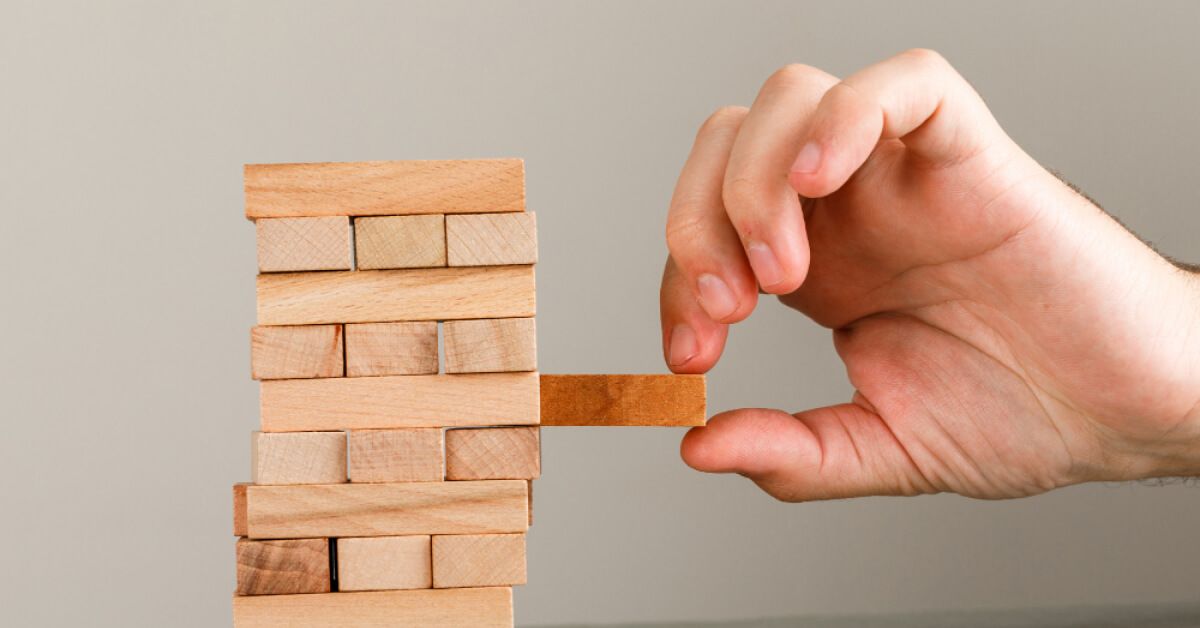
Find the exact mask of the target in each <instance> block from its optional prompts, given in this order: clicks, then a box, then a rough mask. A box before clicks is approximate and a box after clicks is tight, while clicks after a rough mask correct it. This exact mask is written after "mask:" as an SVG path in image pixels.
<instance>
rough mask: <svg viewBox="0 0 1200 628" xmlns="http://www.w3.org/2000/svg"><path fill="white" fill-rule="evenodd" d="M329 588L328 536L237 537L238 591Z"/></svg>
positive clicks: (259, 592)
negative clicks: (263, 538) (301, 537)
mask: <svg viewBox="0 0 1200 628" xmlns="http://www.w3.org/2000/svg"><path fill="white" fill-rule="evenodd" d="M329 590H330V578H329V539H286V540H279V541H252V540H250V539H238V542H237V594H238V595H277V594H286V593H326V592H328V591H329Z"/></svg>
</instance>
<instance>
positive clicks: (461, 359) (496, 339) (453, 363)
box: [442, 318, 537, 373]
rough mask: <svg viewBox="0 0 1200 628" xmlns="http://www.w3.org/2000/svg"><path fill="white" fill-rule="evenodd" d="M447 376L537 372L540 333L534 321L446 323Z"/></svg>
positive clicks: (518, 319)
mask: <svg viewBox="0 0 1200 628" xmlns="http://www.w3.org/2000/svg"><path fill="white" fill-rule="evenodd" d="M442 336H443V337H444V338H445V342H446V372H447V373H498V372H504V371H536V370H537V330H536V327H535V325H534V319H532V318H490V319H476V320H461V321H446V322H445V323H444V324H443V325H442Z"/></svg>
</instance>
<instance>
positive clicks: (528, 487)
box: [526, 480, 533, 525]
mask: <svg viewBox="0 0 1200 628" xmlns="http://www.w3.org/2000/svg"><path fill="white" fill-rule="evenodd" d="M526 482H528V486H527V487H526V492H527V493H528V495H529V525H533V480H526Z"/></svg>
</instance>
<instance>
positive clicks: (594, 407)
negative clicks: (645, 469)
mask: <svg viewBox="0 0 1200 628" xmlns="http://www.w3.org/2000/svg"><path fill="white" fill-rule="evenodd" d="M541 385H542V388H541V398H542V413H541V423H542V425H646V426H660V427H671V426H692V425H704V420H705V411H706V401H705V398H706V397H705V382H704V376H703V375H542V379H541Z"/></svg>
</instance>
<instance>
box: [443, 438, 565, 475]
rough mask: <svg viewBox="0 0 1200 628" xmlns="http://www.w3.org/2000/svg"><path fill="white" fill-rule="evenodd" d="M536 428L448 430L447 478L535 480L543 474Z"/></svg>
mask: <svg viewBox="0 0 1200 628" xmlns="http://www.w3.org/2000/svg"><path fill="white" fill-rule="evenodd" d="M538 437H539V434H538V428H536V427H486V428H475V429H457V430H447V431H446V479H447V480H531V479H533V478H536V477H538V476H539V475H541V472H542V452H541V449H540V446H539V445H540V439H539V438H538Z"/></svg>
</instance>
